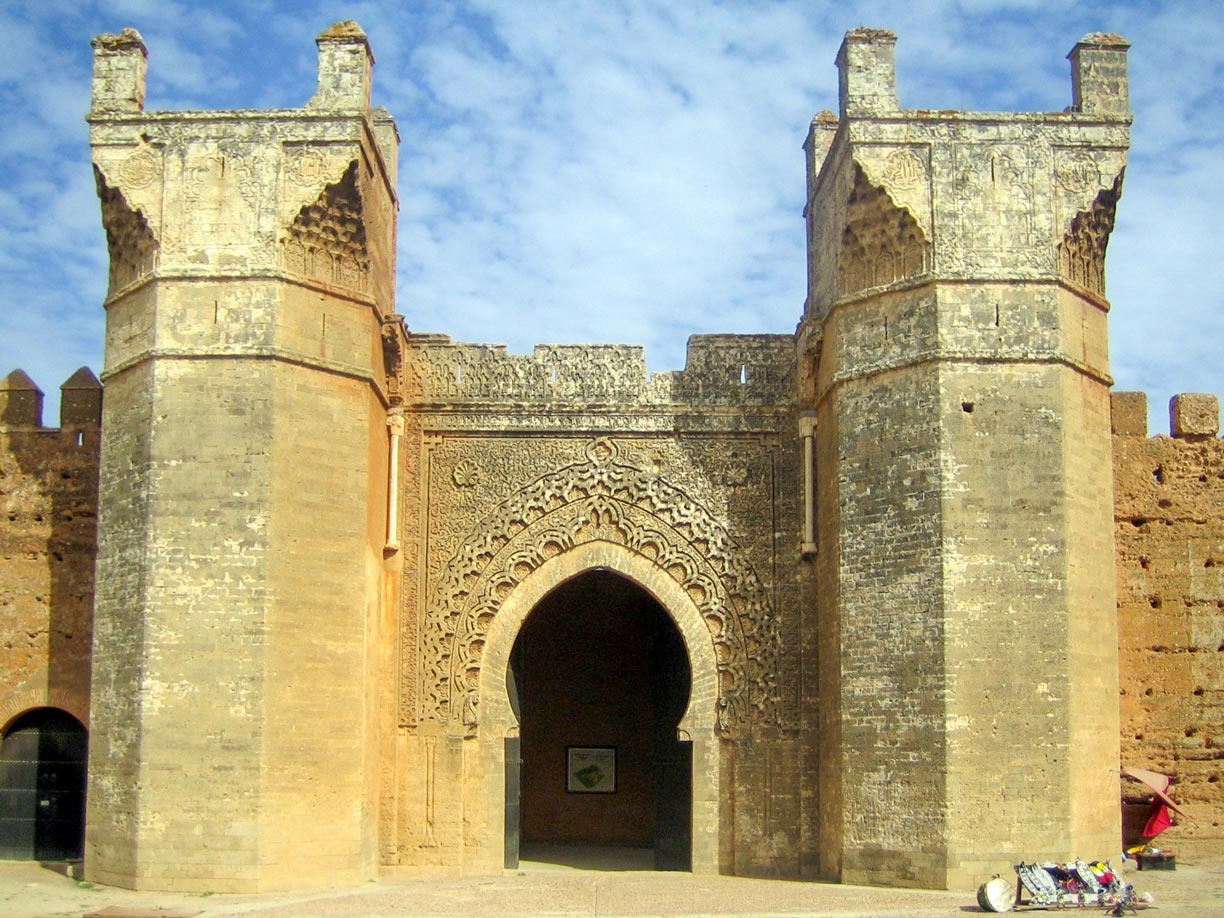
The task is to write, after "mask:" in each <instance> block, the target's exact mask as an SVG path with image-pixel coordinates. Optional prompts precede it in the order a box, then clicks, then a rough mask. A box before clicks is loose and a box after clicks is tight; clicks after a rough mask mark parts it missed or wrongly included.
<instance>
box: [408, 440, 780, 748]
mask: <svg viewBox="0 0 1224 918" xmlns="http://www.w3.org/2000/svg"><path fill="white" fill-rule="evenodd" d="M558 449H559V451H560V452H561V453H564V452H565V451H566V450H565V449H564V447H560V446H558ZM635 451H636V452H640V449H639V450H635ZM576 458H577V461H574V460H573V459H571V461H570V462H569V463H568V464H565V465H562V466H560V467H557V466H553V469H554V470H553V471H549V472H547V473H545V474H543V475H540V476H539V477H537V478H535V479H534V480H532V481H531V483H530V484H528V485H526V486H525V487H521V488H520V489H518V490H516V491H515V492H513V493H511V494H509V495H508V496H506V497H504V498H503V499H501V500H500V501H499V502H497V503H495V504H493V505H492V508H491V509H490V510H488V511H487V512H484V513H483V514H482V515H481V516H480V518H475V517H473V516H472V515H471V514H470V512H469V516H468V517H467V518H468V520H469V523H470V526H469V528H468V529H467V530H466V532H464V533H463V535H462V537H461V538H460V539H459V540H458V541H457V542H456V543H455V544H454V545H453V548H452V550H451V551H450V553H449V554H448V555H447V558H446V561H445V563H444V565H443V566H441V567H440V568H439V569H437V571H436V576H431V582H432V583H433V586H432V587H431V589H430V593H429V597H430V598H429V600H428V602H427V605H426V608H425V610H424V621H423V624H422V628H421V647H420V661H421V679H420V691H421V693H422V696H421V699H420V710H419V717H420V718H421V719H422V720H427V721H436V722H440V723H444V724H451V725H454V726H456V727H458V728H460V729H462V730H465V731H468V732H471V731H474V730H475V729H476V727H477V725H478V724H479V719H480V699H479V697H478V693H477V685H478V680H479V675H480V667H481V651H482V649H483V647H484V640H485V636H486V634H487V632H488V628H489V625H490V623H491V622H492V621H493V619H494V618H495V616H496V615H497V614H498V611H499V609H500V608H501V605H502V603H503V602H504V601H505V600H506V598H507V597H508V596H509V595H510V594H511V592H512V591H513V590H514V588H515V587H516V586H517V585H518V584H519V583H521V582H522V581H523V580H525V579H526V578H527V577H529V576H530V575H531V574H532V573H533V572H534V571H535V570H537V569H538V568H539V567H540V566H541V565H543V564H544V563H545V562H547V561H548V560H549V559H550V558H553V557H555V556H557V555H559V554H561V553H564V552H566V551H568V550H569V549H571V548H573V547H574V546H576V545H580V544H584V543H587V542H591V541H597V540H598V541H606V542H611V543H614V544H617V545H621V546H623V547H624V548H626V549H627V550H629V551H631V552H634V553H635V554H637V555H639V556H641V557H643V558H646V559H648V560H649V561H650V562H651V563H652V564H654V565H656V566H657V567H658V568H659V570H661V571H663V572H665V573H666V575H667V576H670V577H671V578H672V579H674V580H675V581H676V583H677V584H679V585H680V586H681V587H682V588H683V589H684V590H685V592H686V593H687V594H688V596H689V597H690V598H691V599H692V601H693V603H694V605H695V606H696V607H697V609H698V610H699V611H700V614H701V616H702V618H703V620H704V621H705V623H706V625H707V628H708V631H709V635H710V640H711V642H712V643H713V649H714V652H715V657H716V659H717V661H718V662H717V665H718V680H719V705H720V713H719V729H720V731H721V732H722V733H724V734H725V735H734V734H736V733H737V732H738V731H740V730H742V729H746V728H748V727H749V726H752V725H757V724H772V725H777V724H779V723H780V719H781V716H782V713H781V707H782V706H781V704H780V701H779V696H780V694H781V691H780V688H779V685H778V679H779V671H780V668H781V636H780V631H779V628H778V621H777V615H776V614H775V610H774V609H773V608H772V604H771V601H770V598H769V595H768V593H767V591H766V589H765V586H764V584H763V583H762V581H761V579H760V577H758V575H757V574H756V572H755V570H754V568H753V566H752V564H751V563H750V562H749V560H748V552H747V551H746V549H745V547H744V546H743V545H741V544H740V543H738V542H737V540H736V539H735V538H733V537H732V535H731V533H730V531H729V530H728V528H727V526H726V525H725V524H724V523H723V522H722V521H720V519H719V518H718V515H717V514H715V513H712V512H711V511H710V510H709V509H708V508H707V507H706V506H705V505H704V504H702V503H701V502H699V501H698V500H696V499H695V498H694V497H693V496H692V495H690V494H689V493H687V492H685V491H682V490H680V489H679V488H678V487H676V486H674V485H673V484H671V483H669V482H668V481H666V480H665V479H664V478H662V477H661V476H660V475H659V474H658V473H657V471H656V470H654V469H645V468H642V467H639V466H638V465H634V464H631V463H630V462H628V461H627V460H626V456H625V450H624V449H622V446H621V444H620V443H618V441H615V440H610V439H599V440H594V441H589V442H588V444H587V446H586V448H585V450H584V454H583V455H582V456H581V457H576ZM643 458H645V457H644V456H643ZM485 466H486V463H485V462H483V461H477V460H475V459H473V458H472V457H471V456H465V457H464V458H462V459H460V460H459V461H456V462H454V463H453V464H450V465H448V466H447V467H446V468H445V469H443V468H439V469H435V470H433V472H432V473H431V474H435V475H436V474H441V473H443V472H445V479H444V487H443V490H444V491H446V492H449V494H450V497H449V498H448V499H447V502H446V505H447V506H449V507H453V508H462V507H465V506H471V505H472V504H473V503H475V502H476V501H477V500H478V499H479V496H480V494H481V493H482V489H485V488H488V487H489V486H490V484H491V482H492V480H495V479H496V478H497V477H499V476H498V475H497V474H487V470H486V467H485ZM728 468H729V470H730V471H729V473H728V474H729V476H730V477H731V478H733V479H735V481H728V482H727V483H726V484H727V485H728V486H730V487H733V488H734V487H739V486H742V484H743V483H746V481H747V477H748V472H747V463H746V461H745V460H738V461H736V462H732V463H730V464H729V466H728ZM405 649H406V651H407V650H408V649H409V648H405ZM417 713H418V712H405V714H406V715H407V717H406V720H409V721H411V720H415V719H416V718H415V716H414V715H416V714H417Z"/></svg>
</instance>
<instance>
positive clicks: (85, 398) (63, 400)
mask: <svg viewBox="0 0 1224 918" xmlns="http://www.w3.org/2000/svg"><path fill="white" fill-rule="evenodd" d="M101 423H102V383H100V382H99V381H98V377H96V376H94V374H93V371H92V370H91V369H89V367H81V368H80V369H79V370H77V371H76V372H75V373H73V374H72V375H71V376H70V377H68V380H67V381H66V382H65V383H64V384H63V385H62V386H60V427H61V428H63V429H64V430H67V429H68V428H70V427H77V428H86V429H92V428H97V427H98V426H99V425H100V424H101Z"/></svg>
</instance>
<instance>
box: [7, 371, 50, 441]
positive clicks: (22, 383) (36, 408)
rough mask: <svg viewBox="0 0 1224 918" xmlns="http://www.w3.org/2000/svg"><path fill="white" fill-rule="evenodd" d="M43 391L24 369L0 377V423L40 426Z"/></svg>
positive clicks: (8, 425)
mask: <svg viewBox="0 0 1224 918" xmlns="http://www.w3.org/2000/svg"><path fill="white" fill-rule="evenodd" d="M42 412H43V391H42V389H40V388H38V386H37V385H36V384H35V382H34V380H32V379H30V377H29V374H27V373H26V371H25V370H14V371H13V372H12V373H10V374H9V375H8V376H6V377H4V379H0V424H3V425H4V426H5V427H42Z"/></svg>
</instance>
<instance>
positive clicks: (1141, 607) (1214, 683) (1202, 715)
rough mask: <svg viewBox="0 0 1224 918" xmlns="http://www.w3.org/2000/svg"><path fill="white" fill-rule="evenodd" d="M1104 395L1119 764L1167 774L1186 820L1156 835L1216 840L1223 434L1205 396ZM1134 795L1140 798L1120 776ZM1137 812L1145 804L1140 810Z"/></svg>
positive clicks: (1220, 816) (1223, 653)
mask: <svg viewBox="0 0 1224 918" xmlns="http://www.w3.org/2000/svg"><path fill="white" fill-rule="evenodd" d="M1169 425H1170V426H1169V429H1170V432H1171V436H1169V435H1163V434H1161V435H1157V436H1152V437H1149V436H1148V430H1147V397H1146V396H1145V395H1144V394H1143V393H1142V392H1115V393H1114V394H1113V442H1114V450H1113V462H1114V520H1115V531H1116V537H1117V547H1118V563H1117V576H1118V636H1119V642H1120V645H1121V646H1120V655H1121V685H1120V695H1121V708H1122V710H1121V714H1122V744H1121V745H1122V762H1123V764H1126V765H1138V766H1140V767H1143V768H1149V769H1151V770H1153V771H1158V772H1164V773H1167V774H1172V775H1176V776H1177V778H1178V780H1177V783H1176V784H1175V785H1174V786H1173V790H1172V792H1171V793H1172V796H1173V799H1174V800H1176V801H1177V802H1178V803H1179V804H1184V805H1185V810H1186V812H1187V813H1188V814H1189V816H1190V817H1191V818H1192V821H1187V820H1184V819H1181V820H1179V824H1178V825H1176V826H1174V827H1173V828H1171V829H1169V830H1167V831H1166V833H1165V835H1163V836H1161V840H1160V841H1159V842H1157V844H1159V845H1163V846H1168V847H1170V848H1172V849H1176V848H1177V845H1178V842H1179V841H1181V840H1187V839H1192V840H1207V839H1213V840H1218V839H1220V838H1224V829H1222V828H1221V825H1222V824H1224V794H1221V793H1220V783H1219V782H1220V777H1221V773H1224V515H1222V514H1221V512H1220V511H1221V508H1222V507H1224V440H1221V439H1220V438H1219V432H1220V412H1219V403H1218V400H1217V398H1216V396H1214V395H1203V394H1186V395H1178V396H1176V397H1174V398H1173V399H1172V401H1171V402H1170V405H1169ZM1127 784H1128V785H1129V786H1124V788H1123V790H1124V792H1126V793H1127V795H1128V796H1130V797H1132V798H1140V799H1147V798H1148V796H1149V795H1147V794H1145V793H1144V792H1143V791H1144V789H1143V788H1142V787H1141V786H1138V785H1133V784H1131V783H1130V782H1127ZM1140 813H1141V815H1142V816H1146V808H1142V809H1141V810H1140Z"/></svg>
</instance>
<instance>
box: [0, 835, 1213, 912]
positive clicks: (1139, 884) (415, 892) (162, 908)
mask: <svg viewBox="0 0 1224 918" xmlns="http://www.w3.org/2000/svg"><path fill="white" fill-rule="evenodd" d="M1177 857H1178V860H1177V869H1176V870H1175V871H1150V870H1149V871H1142V872H1140V871H1137V870H1136V868H1135V864H1134V863H1133V862H1130V863H1127V864H1126V865H1124V866H1123V868H1122V869H1123V873H1124V874H1125V876H1126V878H1127V880H1128V882H1130V883H1132V884H1133V885H1134V886H1135V889H1136V891H1138V892H1144V891H1148V892H1151V893H1152V896H1153V902H1152V904H1151V905H1150V906H1148V907H1147V909H1146V911H1148V912H1149V913H1150V914H1151V915H1152V916H1153V918H1157V916H1168V918H1221V916H1224V850H1220V849H1219V848H1217V847H1214V846H1212V845H1209V844H1205V845H1201V846H1199V847H1197V848H1196V849H1190V850H1181V851H1179V852H1178V855H1177ZM1119 860H1120V859H1114V864H1115V866H1117V865H1118V864H1119ZM59 866H60V867H62V865H59ZM54 867H55V865H47V866H42V865H39V864H37V863H29V862H0V916H5V918H83V916H85V915H87V914H90V913H95V912H101V913H102V915H103V916H104V918H154V916H157V918H175V916H187V915H199V916H201V918H211V916H220V915H250V916H260V918H381V916H396V918H402V916H421V918H426V916H438V918H443V916H463V918H483V916H499V918H500V916H507V918H509V916H564V915H608V916H637V915H643V916H644V915H652V916H653V915H659V916H661V915H683V916H694V918H696V916H792V915H793V916H800V915H802V916H812V918H821V916H829V918H834V916H837V918H851V916H853V918H870V916H881V918H884V916H888V918H893V916H896V918H900V916H913V918H936V916H940V918H945V916H946V918H953V916H957V918H959V916H963V915H965V914H966V913H970V914H972V913H981V909H980V908H979V907H978V905H977V901H976V897H975V896H974V894H973V892H929V891H913V890H909V891H902V890H894V889H879V888H866V887H861V886H836V885H826V884H816V883H795V882H786V881H776V880H747V879H740V878H736V877H694V876H692V875H690V874H678V873H654V872H651V871H642V870H613V871H608V870H604V871H598V870H585V869H573V868H568V867H565V866H562V865H559V864H555V863H543V862H524V864H523V866H522V867H521V869H520V870H518V871H515V872H508V873H507V874H506V875H505V876H503V877H496V878H460V877H430V878H412V879H406V878H391V879H384V880H381V881H378V882H371V883H368V884H365V885H363V886H361V887H359V888H352V889H336V890H330V891H326V892H311V893H300V894H294V893H277V894H265V895H244V896H236V895H178V894H170V893H153V892H132V891H130V890H124V889H115V888H111V887H104V886H96V885H92V884H89V883H83V882H79V881H76V880H73V879H71V878H69V877H67V876H64V875H62V874H61V873H59V872H57V871H56V869H54ZM1024 911H1030V909H1021V910H1019V911H1018V912H1016V914H1019V913H1021V912H1024ZM1034 911H1036V910H1034ZM1070 911H1072V912H1075V913H1082V914H1093V915H1099V914H1102V910H1100V909H1097V908H1093V909H1084V910H1082V911H1081V910H1080V909H1072V910H1070Z"/></svg>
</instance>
